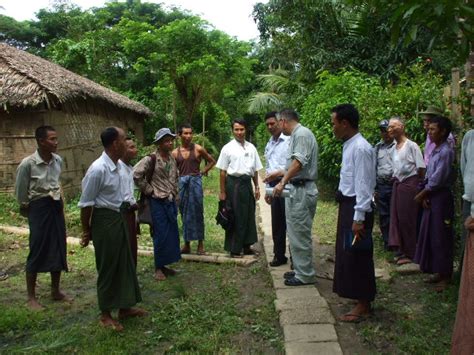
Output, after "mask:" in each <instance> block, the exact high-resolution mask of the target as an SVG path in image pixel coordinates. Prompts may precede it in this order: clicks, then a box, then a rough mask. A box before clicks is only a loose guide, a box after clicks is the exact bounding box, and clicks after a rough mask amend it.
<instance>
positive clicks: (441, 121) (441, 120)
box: [428, 116, 453, 140]
mask: <svg viewBox="0 0 474 355" xmlns="http://www.w3.org/2000/svg"><path fill="white" fill-rule="evenodd" d="M428 122H429V123H436V124H437V125H438V128H439V129H445V130H446V132H445V134H444V140H446V139H448V136H449V134H450V133H451V131H452V130H453V125H452V123H451V120H450V119H449V118H446V117H444V116H433V117H430V118H429V120H428Z"/></svg>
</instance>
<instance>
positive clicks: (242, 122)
mask: <svg viewBox="0 0 474 355" xmlns="http://www.w3.org/2000/svg"><path fill="white" fill-rule="evenodd" d="M236 123H238V124H240V125H242V126H244V127H245V129H247V121H246V120H244V119H243V118H234V119H233V120H232V125H231V127H232V129H234V125H235V124H236Z"/></svg>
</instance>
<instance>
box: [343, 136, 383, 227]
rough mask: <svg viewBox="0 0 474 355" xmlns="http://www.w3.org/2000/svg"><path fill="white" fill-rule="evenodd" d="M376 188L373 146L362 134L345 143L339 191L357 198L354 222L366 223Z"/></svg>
mask: <svg viewBox="0 0 474 355" xmlns="http://www.w3.org/2000/svg"><path fill="white" fill-rule="evenodd" d="M374 188H375V156H374V150H373V148H372V146H371V145H370V144H369V143H368V142H367V141H366V140H365V138H364V137H362V135H361V134H360V133H357V134H356V135H354V136H353V137H351V138H350V139H348V140H347V141H345V142H344V145H343V148H342V166H341V174H340V180H339V191H341V192H342V194H343V195H344V196H348V197H353V196H355V197H356V204H355V206H354V221H364V220H365V213H366V212H370V211H372V207H371V202H372V196H373V194H374Z"/></svg>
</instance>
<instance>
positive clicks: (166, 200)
mask: <svg viewBox="0 0 474 355" xmlns="http://www.w3.org/2000/svg"><path fill="white" fill-rule="evenodd" d="M175 137H176V135H175V134H174V133H173V132H171V130H170V129H169V128H161V129H160V130H158V132H156V134H155V139H154V141H153V143H155V145H156V151H155V153H153V154H150V155H147V156H146V157H144V158H143V159H142V160H140V161H139V162H138V163H137V164H136V165H135V167H134V169H133V170H134V174H133V178H134V181H135V184H137V186H138V187H139V188H140V190H141V192H142V193H143V194H145V196H147V197H148V198H149V201H150V207H151V217H152V237H153V251H154V253H153V254H154V258H155V276H154V277H155V279H156V280H157V281H164V280H166V278H167V276H172V275H174V274H175V273H176V271H175V270H173V269H170V268H168V267H166V265H169V264H172V263H175V262H177V261H179V260H180V259H181V253H180V249H179V232H178V220H177V217H178V209H177V206H176V200H177V198H178V167H177V165H176V160H175V159H174V158H173V156H172V155H171V151H172V150H173V141H174V139H175ZM150 177H151V178H150Z"/></svg>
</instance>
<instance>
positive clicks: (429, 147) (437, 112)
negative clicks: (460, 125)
mask: <svg viewBox="0 0 474 355" xmlns="http://www.w3.org/2000/svg"><path fill="white" fill-rule="evenodd" d="M419 113H420V115H422V116H423V128H424V129H425V131H426V142H425V150H424V151H423V160H424V161H425V165H426V166H428V162H429V161H430V157H431V154H432V153H433V150H434V149H435V148H436V144H434V143H433V142H432V141H431V139H430V136H429V134H428V127H429V126H430V120H431V119H432V118H433V117H435V116H444V113H443V110H441V109H440V108H439V107H436V106H427V107H426V110H424V111H421V112H419ZM447 142H448V144H449V146H450V147H451V149H453V150H454V146H455V145H456V141H455V139H454V136H453V134H452V133H449V136H448V139H447Z"/></svg>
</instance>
